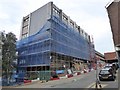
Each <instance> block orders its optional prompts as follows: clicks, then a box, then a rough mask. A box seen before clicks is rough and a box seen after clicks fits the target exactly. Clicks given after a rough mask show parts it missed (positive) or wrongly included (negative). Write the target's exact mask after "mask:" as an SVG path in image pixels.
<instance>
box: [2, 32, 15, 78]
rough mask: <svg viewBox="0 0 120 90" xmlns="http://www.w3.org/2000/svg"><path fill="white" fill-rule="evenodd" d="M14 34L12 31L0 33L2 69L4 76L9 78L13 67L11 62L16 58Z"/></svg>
mask: <svg viewBox="0 0 120 90" xmlns="http://www.w3.org/2000/svg"><path fill="white" fill-rule="evenodd" d="M16 40H17V38H16V36H15V35H14V34H13V33H11V32H10V33H8V34H4V33H2V42H3V46H2V71H3V73H4V76H6V77H7V78H10V75H11V72H12V70H13V69H14V68H13V66H12V63H13V61H14V60H16Z"/></svg>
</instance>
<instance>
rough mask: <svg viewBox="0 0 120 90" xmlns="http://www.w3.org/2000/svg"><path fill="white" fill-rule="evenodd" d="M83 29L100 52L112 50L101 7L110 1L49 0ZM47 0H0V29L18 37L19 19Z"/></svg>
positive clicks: (108, 24)
mask: <svg viewBox="0 0 120 90" xmlns="http://www.w3.org/2000/svg"><path fill="white" fill-rule="evenodd" d="M52 1H53V3H54V4H55V5H56V6H57V7H58V8H60V9H62V10H63V12H64V13H65V14H66V15H68V16H70V18H71V19H72V20H73V21H75V22H76V23H77V24H78V25H79V26H80V27H81V28H82V29H84V31H85V32H87V33H88V34H89V35H91V36H93V38H94V44H95V49H96V50H97V51H99V52H100V53H102V54H104V53H106V52H113V51H114V44H113V39H112V32H111V27H110V23H109V18H108V14H107V10H106V8H105V6H106V5H107V4H108V3H109V2H110V0H52ZM48 2H50V1H49V0H0V31H5V32H6V33H8V32H13V33H14V34H15V35H16V36H17V38H18V39H19V35H20V30H21V23H22V18H23V17H24V16H26V15H28V14H29V13H31V12H33V11H35V10H36V9H38V8H40V7H41V6H43V5H45V4H46V3H48Z"/></svg>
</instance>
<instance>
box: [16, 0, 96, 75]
mask: <svg viewBox="0 0 120 90" xmlns="http://www.w3.org/2000/svg"><path fill="white" fill-rule="evenodd" d="M20 39H21V40H20V41H18V42H17V50H18V73H23V72H26V71H27V72H28V71H44V70H51V71H56V70H64V69H70V68H73V66H74V65H73V64H74V63H77V65H81V64H82V63H83V62H85V63H87V61H93V60H94V57H95V50H94V44H93V42H92V40H91V37H90V35H88V34H87V33H86V32H85V31H84V30H83V29H82V28H81V27H80V26H78V25H77V24H76V23H75V22H74V21H73V20H71V19H70V17H68V16H67V15H66V14H65V13H63V12H62V10H61V9H59V8H58V7H56V6H55V5H54V4H53V2H49V3H47V4H46V5H44V6H43V7H41V8H39V9H37V10H36V11H34V12H32V13H30V14H29V15H27V16H26V17H23V22H22V29H21V35H20ZM74 69H76V68H75V67H74ZM78 69H80V67H78Z"/></svg>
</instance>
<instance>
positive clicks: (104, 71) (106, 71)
mask: <svg viewBox="0 0 120 90" xmlns="http://www.w3.org/2000/svg"><path fill="white" fill-rule="evenodd" d="M100 74H110V72H109V71H108V70H101V71H100Z"/></svg>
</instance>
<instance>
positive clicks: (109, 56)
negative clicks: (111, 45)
mask: <svg viewBox="0 0 120 90" xmlns="http://www.w3.org/2000/svg"><path fill="white" fill-rule="evenodd" d="M104 56H105V59H106V60H112V59H116V58H117V57H116V52H108V53H104Z"/></svg>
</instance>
